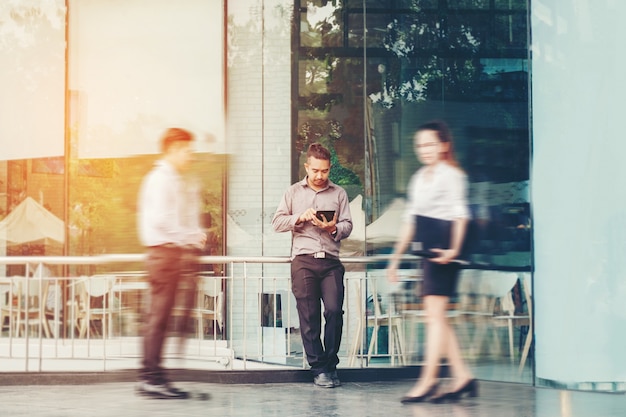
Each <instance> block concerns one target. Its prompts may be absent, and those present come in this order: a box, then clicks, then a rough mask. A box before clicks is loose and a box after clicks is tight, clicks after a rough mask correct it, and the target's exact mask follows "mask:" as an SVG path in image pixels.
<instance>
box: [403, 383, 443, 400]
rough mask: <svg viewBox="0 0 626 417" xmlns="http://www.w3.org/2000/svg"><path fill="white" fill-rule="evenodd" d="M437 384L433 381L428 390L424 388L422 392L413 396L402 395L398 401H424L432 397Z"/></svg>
mask: <svg viewBox="0 0 626 417" xmlns="http://www.w3.org/2000/svg"><path fill="white" fill-rule="evenodd" d="M438 386H439V383H434V384H433V385H431V386H430V388H428V390H426V392H425V393H424V394H422V395H418V396H415V397H409V396H404V397H402V398H401V399H400V402H401V403H403V404H407V403H421V402H424V401H426V400H427V399H428V398H430V397H432V396H433V394H434V393H435V392H437V387H438Z"/></svg>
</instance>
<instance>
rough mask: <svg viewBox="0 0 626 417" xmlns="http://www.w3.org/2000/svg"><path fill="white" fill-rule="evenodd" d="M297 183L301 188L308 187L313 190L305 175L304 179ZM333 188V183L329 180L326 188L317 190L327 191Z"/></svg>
mask: <svg viewBox="0 0 626 417" xmlns="http://www.w3.org/2000/svg"><path fill="white" fill-rule="evenodd" d="M298 183H299V184H300V185H301V186H303V187H308V188H311V189H313V188H312V187H311V186H310V185H309V181H308V175H305V176H304V178H302V180H300V181H299V182H298ZM334 186H335V183H334V182H332V181H331V180H330V179H329V180H328V182H327V183H326V187H324V188H322V189H321V190H318V191H322V190H326V189H328V188H332V187H334Z"/></svg>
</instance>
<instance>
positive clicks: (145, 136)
mask: <svg viewBox="0 0 626 417" xmlns="http://www.w3.org/2000/svg"><path fill="white" fill-rule="evenodd" d="M69 7H70V9H71V10H72V12H71V13H70V32H69V36H70V40H69V41H70V48H69V52H70V58H69V59H70V63H69V66H70V68H69V72H70V77H69V85H70V89H71V90H73V91H75V92H76V95H77V102H76V104H77V105H79V106H80V109H78V110H75V114H76V116H77V118H78V120H75V123H77V129H78V131H79V133H80V140H79V141H78V142H77V144H76V145H77V149H78V154H79V155H80V156H81V157H92V158H101V157H124V156H128V155H133V154H146V153H155V152H158V146H157V140H158V137H159V135H160V133H161V132H162V131H163V130H164V129H165V128H167V127H170V126H173V125H183V126H187V127H188V128H189V129H190V130H192V131H194V133H196V134H198V135H199V136H200V137H209V136H210V137H212V140H213V141H214V142H213V144H215V142H217V143H218V144H219V143H223V137H224V134H223V130H224V128H223V114H224V111H223V100H221V99H220V98H221V97H222V96H223V75H222V72H223V65H222V56H223V53H222V50H223V49H222V48H223V46H222V42H221V39H222V36H223V33H222V29H221V24H207V19H213V18H214V17H213V16H215V19H216V21H217V18H218V17H219V16H220V15H221V13H222V7H221V2H212V1H211V2H207V1H204V0H188V1H186V2H185V7H180V6H179V5H177V4H175V3H173V2H170V1H166V0H155V1H152V2H151V4H150V7H149V8H146V7H145V2H144V1H143V0H128V1H124V2H109V1H105V0H102V1H90V2H84V1H78V0H72V1H70V2H69ZM216 98H217V99H216ZM181 103H184V104H183V105H181ZM209 146H210V145H209V142H208V141H204V140H203V141H198V147H199V150H203V151H208V150H209Z"/></svg>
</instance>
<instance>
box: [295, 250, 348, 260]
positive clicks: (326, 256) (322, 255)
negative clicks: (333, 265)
mask: <svg viewBox="0 0 626 417" xmlns="http://www.w3.org/2000/svg"><path fill="white" fill-rule="evenodd" d="M298 256H312V257H313V258H315V259H334V260H338V259H339V257H338V256H335V255H331V254H330V253H328V252H323V251H322V252H315V253H306V254H302V255H298Z"/></svg>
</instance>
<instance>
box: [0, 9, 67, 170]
mask: <svg viewBox="0 0 626 417" xmlns="http://www.w3.org/2000/svg"><path fill="white" fill-rule="evenodd" d="M63 22H64V4H63V0H47V1H39V0H19V1H12V2H6V1H3V2H0V91H2V94H0V158H1V159H3V160H8V159H25V158H36V157H45V156H58V155H62V154H63V138H64V135H63V120H64V101H63V98H64V92H63V89H64V78H65V68H64V62H65V58H64V36H65V33H64V26H63Z"/></svg>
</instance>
